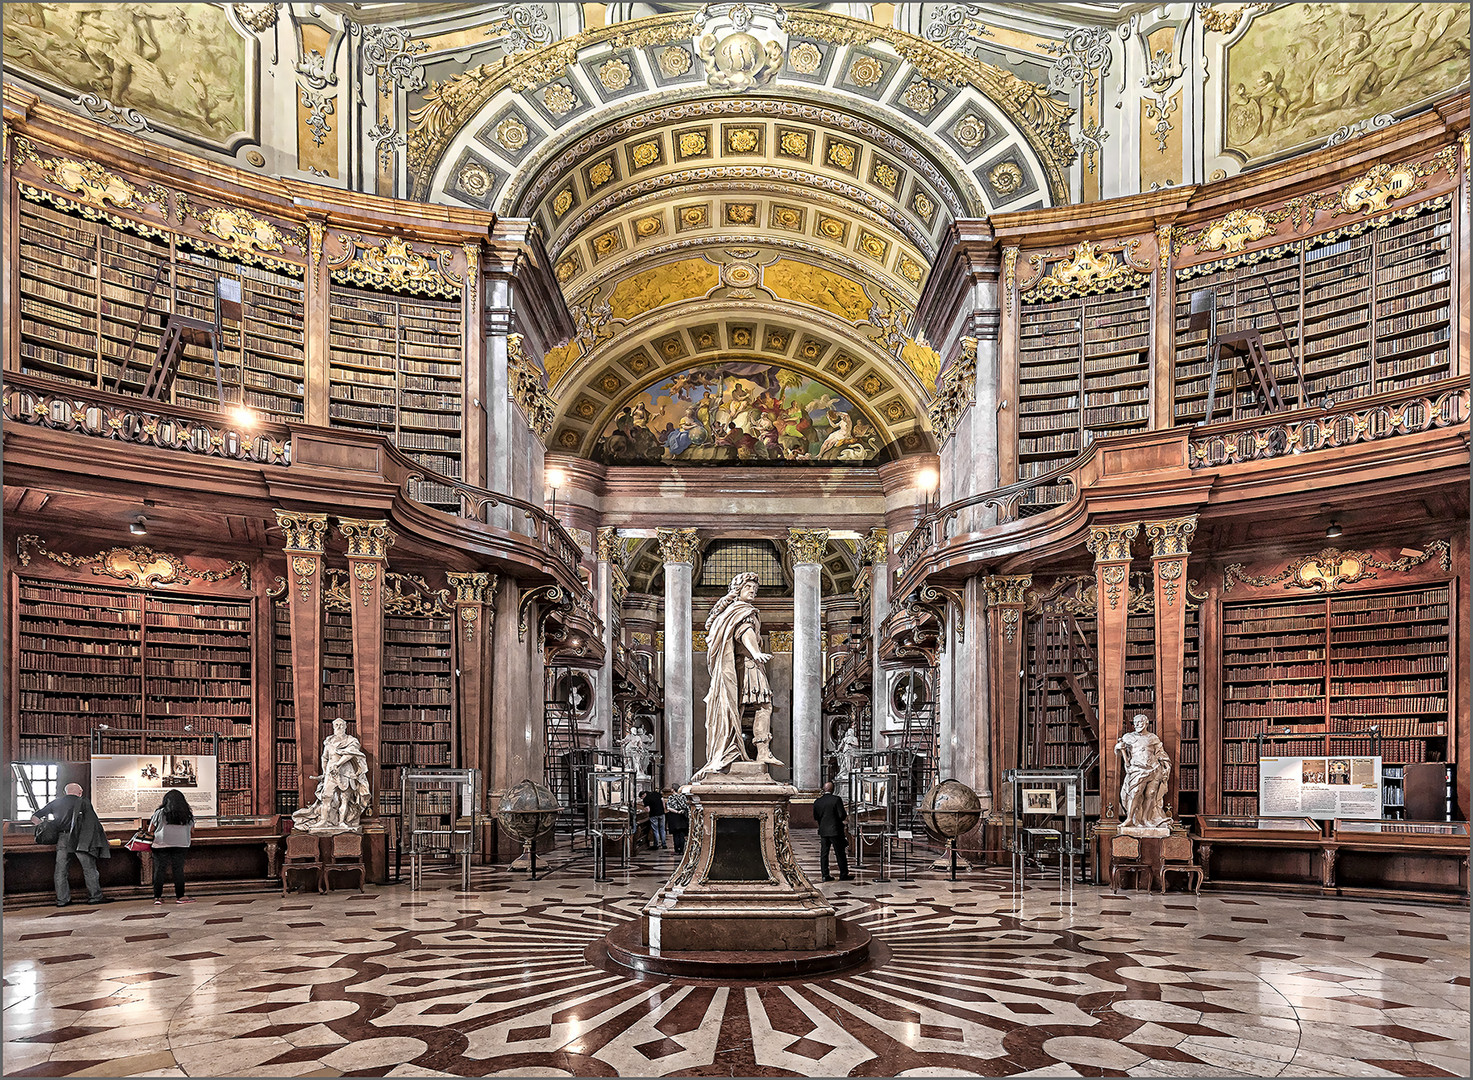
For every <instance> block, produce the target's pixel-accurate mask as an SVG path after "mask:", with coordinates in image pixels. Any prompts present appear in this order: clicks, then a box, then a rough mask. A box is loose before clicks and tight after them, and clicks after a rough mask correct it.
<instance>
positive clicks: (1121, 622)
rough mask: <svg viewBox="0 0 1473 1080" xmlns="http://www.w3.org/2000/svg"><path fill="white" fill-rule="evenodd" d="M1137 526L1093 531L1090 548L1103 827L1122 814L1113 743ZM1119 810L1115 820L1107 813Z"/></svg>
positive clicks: (1121, 702)
mask: <svg viewBox="0 0 1473 1080" xmlns="http://www.w3.org/2000/svg"><path fill="white" fill-rule="evenodd" d="M1140 531H1141V527H1140V525H1139V523H1134V522H1133V523H1131V524H1129V525H1091V526H1090V530H1089V542H1088V545H1087V546H1088V548H1089V551H1090V553H1091V554H1092V555H1094V557H1095V590H1096V596H1097V598H1098V599H1097V601H1096V607H1097V616H1096V617H1097V620H1098V622H1097V625H1098V628H1099V634H1098V638H1097V646H1096V651H1095V662H1096V665H1097V668H1098V673H1099V688H1100V708H1099V718H1100V809H1101V815H1102V816H1101V818H1100V820H1101V822H1102V823H1113V821H1114V820H1115V819H1117V818H1118V817H1119V811H1120V759H1119V758H1117V757H1116V756H1115V743H1116V742H1117V741H1119V739H1120V733H1121V732H1122V731H1123V730H1124V726H1125V635H1126V623H1127V620H1128V619H1129V617H1130V543H1131V541H1132V540H1134V539H1135V538H1136V535H1137V534H1138V533H1139V532H1140ZM1112 805H1113V806H1114V807H1115V811H1116V812H1115V815H1113V816H1111V815H1105V814H1104V809H1105V808H1106V807H1109V806H1112Z"/></svg>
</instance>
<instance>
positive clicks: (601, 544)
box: [598, 527, 624, 566]
mask: <svg viewBox="0 0 1473 1080" xmlns="http://www.w3.org/2000/svg"><path fill="white" fill-rule="evenodd" d="M598 561H599V562H609V563H614V564H616V565H619V566H622V565H624V538H623V537H622V536H620V535H619V530H618V529H611V528H608V527H605V528H602V529H599V530H598Z"/></svg>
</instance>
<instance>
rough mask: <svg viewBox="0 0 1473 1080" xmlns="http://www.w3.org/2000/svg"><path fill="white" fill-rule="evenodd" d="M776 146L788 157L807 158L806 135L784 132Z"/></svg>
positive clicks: (803, 133) (805, 133)
mask: <svg viewBox="0 0 1473 1080" xmlns="http://www.w3.org/2000/svg"><path fill="white" fill-rule="evenodd" d="M778 146H779V147H780V148H781V150H782V152H783V153H784V154H786V155H787V156H788V157H797V158H806V157H807V156H808V133H807V132H804V131H784V132H783V137H782V139H781V140H780V141H779V143H778Z"/></svg>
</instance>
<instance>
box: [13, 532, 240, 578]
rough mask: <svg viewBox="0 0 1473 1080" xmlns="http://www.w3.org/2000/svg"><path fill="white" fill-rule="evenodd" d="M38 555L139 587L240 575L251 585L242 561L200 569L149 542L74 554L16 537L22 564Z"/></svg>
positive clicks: (32, 537) (29, 536)
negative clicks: (225, 565) (150, 544)
mask: <svg viewBox="0 0 1473 1080" xmlns="http://www.w3.org/2000/svg"><path fill="white" fill-rule="evenodd" d="M36 555H41V556H44V557H45V558H47V559H50V560H51V561H52V562H54V563H57V564H59V565H61V566H67V567H82V566H90V567H91V568H92V573H94V574H96V575H99V576H103V577H111V578H117V579H118V580H119V581H125V582H127V583H128V584H129V585H133V586H136V587H138V588H140V589H148V588H152V587H154V586H155V585H190V584H193V583H194V582H196V581H210V582H216V581H226V580H228V579H230V578H232V577H236V576H239V577H240V585H241V588H242V589H246V590H247V591H249V589H250V587H251V568H250V567H249V566H248V565H247V564H246V563H243V562H233V563H231V564H230V565H229V566H227V567H226V568H225V569H223V570H201V569H198V568H197V567H193V566H190V565H189V564H188V563H187V562H185V561H184V559H183V558H182V557H180V556H178V555H171V554H169V553H168V552H164V551H157V550H155V549H154V548H151V547H148V546H147V545H143V544H139V545H135V546H132V547H114V548H108V549H106V550H105V551H99V552H97V553H95V554H92V555H73V554H71V553H70V552H66V551H51V550H49V549H48V548H47V547H46V541H45V540H44V539H43V538H42V537H40V536H36V535H34V534H29V533H28V534H26V535H24V536H21V537H19V538H18V539H17V540H16V559H17V561H19V563H20V564H21V565H22V566H29V565H30V564H31V559H32V558H34V557H35V556H36Z"/></svg>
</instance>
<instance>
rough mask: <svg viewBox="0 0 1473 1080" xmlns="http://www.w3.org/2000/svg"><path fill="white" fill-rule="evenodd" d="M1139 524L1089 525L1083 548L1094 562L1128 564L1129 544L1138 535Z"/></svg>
mask: <svg viewBox="0 0 1473 1080" xmlns="http://www.w3.org/2000/svg"><path fill="white" fill-rule="evenodd" d="M1140 531H1141V526H1140V522H1136V521H1133V522H1131V523H1130V524H1128V525H1091V526H1090V527H1089V540H1088V542H1087V543H1086V544H1085V547H1086V548H1088V549H1089V552H1090V554H1091V555H1093V556H1094V557H1095V562H1097V563H1102V562H1129V561H1130V542H1131V541H1132V540H1134V539H1135V538H1136V536H1138V535H1139V534H1140Z"/></svg>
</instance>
